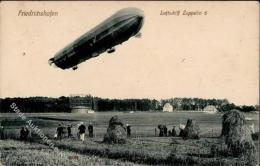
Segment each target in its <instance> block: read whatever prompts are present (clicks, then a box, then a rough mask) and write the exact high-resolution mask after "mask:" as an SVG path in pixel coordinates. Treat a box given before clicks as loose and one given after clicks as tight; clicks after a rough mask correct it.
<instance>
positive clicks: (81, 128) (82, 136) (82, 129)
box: [78, 122, 86, 141]
mask: <svg viewBox="0 0 260 166" xmlns="http://www.w3.org/2000/svg"><path fill="white" fill-rule="evenodd" d="M78 130H79V139H80V140H81V141H84V140H85V131H86V126H85V125H84V123H83V122H82V123H81V124H80V126H79V128H78Z"/></svg>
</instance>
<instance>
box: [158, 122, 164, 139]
mask: <svg viewBox="0 0 260 166" xmlns="http://www.w3.org/2000/svg"><path fill="white" fill-rule="evenodd" d="M158 129H159V137H163V125H158Z"/></svg>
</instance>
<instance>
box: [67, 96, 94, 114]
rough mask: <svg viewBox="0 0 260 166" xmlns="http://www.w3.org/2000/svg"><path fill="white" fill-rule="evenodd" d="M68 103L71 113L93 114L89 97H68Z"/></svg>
mask: <svg viewBox="0 0 260 166" xmlns="http://www.w3.org/2000/svg"><path fill="white" fill-rule="evenodd" d="M69 102H70V108H71V112H72V113H94V111H93V109H92V103H93V102H92V97H91V96H70V99H69Z"/></svg>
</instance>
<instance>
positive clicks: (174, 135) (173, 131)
mask: <svg viewBox="0 0 260 166" xmlns="http://www.w3.org/2000/svg"><path fill="white" fill-rule="evenodd" d="M176 135H177V133H176V130H175V126H173V128H172V136H173V137H176Z"/></svg>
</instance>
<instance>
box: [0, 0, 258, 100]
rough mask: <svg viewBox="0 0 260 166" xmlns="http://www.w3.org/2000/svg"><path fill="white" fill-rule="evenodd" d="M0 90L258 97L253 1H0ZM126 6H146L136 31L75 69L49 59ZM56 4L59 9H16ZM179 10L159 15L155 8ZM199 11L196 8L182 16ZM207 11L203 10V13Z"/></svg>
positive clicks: (20, 94) (36, 93)
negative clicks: (134, 35)
mask: <svg viewBox="0 0 260 166" xmlns="http://www.w3.org/2000/svg"><path fill="white" fill-rule="evenodd" d="M0 5H1V6H0V7H1V10H0V12H1V13H0V14H1V25H0V26H1V27H0V34H1V41H0V42H1V43H0V97H1V98H4V97H28V96H50V97H59V96H62V95H64V96H69V95H82V94H91V95H93V96H99V97H105V98H151V99H152V98H155V99H162V98H164V99H166V98H172V97H199V98H218V99H224V98H225V99H228V100H229V101H230V102H233V103H235V104H238V105H244V104H245V105H254V104H258V103H259V4H258V2H143V1H140V2H113V1H110V2H105V1H103V2H80V1H76V2H68V1H65V2H54V1H52V2H1V4H0ZM125 7H137V8H140V9H142V10H143V11H144V13H145V21H144V25H143V28H142V29H141V33H142V37H141V38H130V39H129V40H128V41H126V42H124V43H123V44H122V45H118V46H116V47H115V48H116V51H115V52H114V53H112V54H107V53H103V54H101V55H100V56H99V57H96V58H93V59H90V60H88V61H86V62H84V63H81V64H79V66H78V69H77V70H75V71H73V70H72V69H69V70H62V69H59V68H54V67H52V66H49V64H48V60H49V59H50V58H51V57H53V56H54V54H55V53H56V52H58V51H59V50H60V49H62V48H64V47H65V46H66V45H67V44H69V43H70V42H72V41H73V40H75V39H76V38H78V37H79V36H81V35H82V34H84V33H85V32H87V31H88V30H90V29H91V28H93V27H94V26H96V25H97V24H99V23H100V22H102V21H103V20H105V19H106V18H108V17H109V16H111V15H112V14H114V13H115V12H116V11H118V10H120V9H122V8H125ZM19 10H23V11H30V10H33V11H43V10H46V11H50V10H52V11H55V12H58V16H53V17H39V16H30V17H28V16H27V17H26V16H18V13H19ZM178 10H179V11H180V15H179V16H176V15H168V16H165V15H160V13H161V11H178ZM184 10H186V11H201V12H202V13H203V14H202V15H194V16H187V15H182V14H183V12H184ZM205 12H207V14H206V15H205V14H204V13H205Z"/></svg>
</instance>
